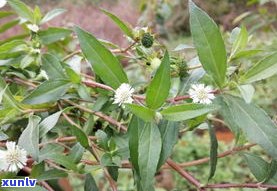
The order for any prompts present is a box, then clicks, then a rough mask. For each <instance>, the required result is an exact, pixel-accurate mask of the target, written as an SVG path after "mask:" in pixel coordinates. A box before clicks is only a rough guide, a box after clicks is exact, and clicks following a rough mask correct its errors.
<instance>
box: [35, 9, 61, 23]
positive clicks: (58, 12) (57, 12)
mask: <svg viewBox="0 0 277 191" xmlns="http://www.w3.org/2000/svg"><path fill="white" fill-rule="evenodd" d="M64 12H66V10H65V9H53V10H51V11H49V12H48V13H46V15H45V16H44V17H43V18H42V20H41V21H40V24H44V23H46V22H48V21H50V20H52V19H53V18H55V17H57V16H59V15H61V14H63V13H64Z"/></svg>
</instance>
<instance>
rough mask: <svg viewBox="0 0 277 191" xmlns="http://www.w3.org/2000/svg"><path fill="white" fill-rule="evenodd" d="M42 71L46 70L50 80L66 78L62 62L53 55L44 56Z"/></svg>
mask: <svg viewBox="0 0 277 191" xmlns="http://www.w3.org/2000/svg"><path fill="white" fill-rule="evenodd" d="M42 69H43V70H45V72H46V73H47V75H48V77H49V79H50V80H51V79H57V78H66V76H65V74H64V71H63V67H62V65H61V63H60V61H59V60H58V58H57V57H56V56H54V55H52V54H44V55H43V56H42Z"/></svg>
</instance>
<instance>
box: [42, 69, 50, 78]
mask: <svg viewBox="0 0 277 191" xmlns="http://www.w3.org/2000/svg"><path fill="white" fill-rule="evenodd" d="M40 75H41V76H42V77H43V78H44V79H46V80H49V77H48V75H47V73H46V71H45V70H41V71H40Z"/></svg>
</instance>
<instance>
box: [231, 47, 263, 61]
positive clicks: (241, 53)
mask: <svg viewBox="0 0 277 191" xmlns="http://www.w3.org/2000/svg"><path fill="white" fill-rule="evenodd" d="M261 51H262V50H258V49H252V50H242V51H239V52H237V53H236V54H235V55H234V56H233V57H232V60H235V59H239V58H247V57H251V56H254V55H256V54H258V53H259V52H261Z"/></svg>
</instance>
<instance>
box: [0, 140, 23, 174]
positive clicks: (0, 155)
mask: <svg viewBox="0 0 277 191" xmlns="http://www.w3.org/2000/svg"><path fill="white" fill-rule="evenodd" d="M6 146H7V150H6V151H2V150H0V171H1V170H3V171H9V172H16V171H18V170H19V169H22V168H23V167H24V166H25V165H26V162H27V152H26V151H25V150H24V149H20V148H19V147H18V146H17V145H15V142H7V143H6Z"/></svg>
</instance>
